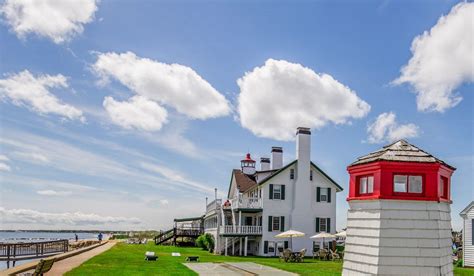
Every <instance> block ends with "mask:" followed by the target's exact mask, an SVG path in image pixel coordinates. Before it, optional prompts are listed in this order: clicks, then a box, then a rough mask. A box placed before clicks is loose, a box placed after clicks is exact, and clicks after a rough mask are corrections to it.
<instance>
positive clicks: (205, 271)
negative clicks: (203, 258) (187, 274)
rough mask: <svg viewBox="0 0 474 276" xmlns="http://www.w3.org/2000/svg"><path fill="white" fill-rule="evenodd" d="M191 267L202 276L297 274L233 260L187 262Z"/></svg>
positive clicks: (275, 275) (278, 275)
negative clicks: (222, 261)
mask: <svg viewBox="0 0 474 276" xmlns="http://www.w3.org/2000/svg"><path fill="white" fill-rule="evenodd" d="M184 265H185V266H187V267H188V268H189V269H191V270H194V271H195V272H197V273H198V274H199V275H201V276H217V275H239V276H254V275H271V276H290V275H297V274H294V273H291V272H287V271H283V270H280V269H276V268H273V267H269V266H265V265H260V264H256V263H252V262H232V263H230V262H229V263H185V264H184Z"/></svg>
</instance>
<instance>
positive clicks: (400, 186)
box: [393, 175, 423, 194]
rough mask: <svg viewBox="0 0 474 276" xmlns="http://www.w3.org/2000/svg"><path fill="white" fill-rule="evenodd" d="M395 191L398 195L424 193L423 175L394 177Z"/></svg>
mask: <svg viewBox="0 0 474 276" xmlns="http://www.w3.org/2000/svg"><path fill="white" fill-rule="evenodd" d="M393 191H394V192H396V193H407V192H408V193H414V194H419V193H422V192H423V177H422V176H421V175H395V176H394V177H393Z"/></svg>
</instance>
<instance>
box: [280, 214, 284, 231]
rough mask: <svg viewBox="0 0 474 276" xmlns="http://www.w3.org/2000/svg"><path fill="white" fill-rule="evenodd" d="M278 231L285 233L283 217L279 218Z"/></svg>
mask: <svg viewBox="0 0 474 276" xmlns="http://www.w3.org/2000/svg"><path fill="white" fill-rule="evenodd" d="M280 231H282V232H283V231H285V217H280Z"/></svg>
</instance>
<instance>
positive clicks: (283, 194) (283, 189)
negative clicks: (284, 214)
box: [281, 185, 285, 200]
mask: <svg viewBox="0 0 474 276" xmlns="http://www.w3.org/2000/svg"><path fill="white" fill-rule="evenodd" d="M281 199H282V200H284V199H285V185H281Z"/></svg>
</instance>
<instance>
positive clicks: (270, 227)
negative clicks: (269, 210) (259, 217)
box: [268, 216, 273, 232]
mask: <svg viewBox="0 0 474 276" xmlns="http://www.w3.org/2000/svg"><path fill="white" fill-rule="evenodd" d="M272 223H273V218H272V216H268V231H269V232H271V231H272Z"/></svg>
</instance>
